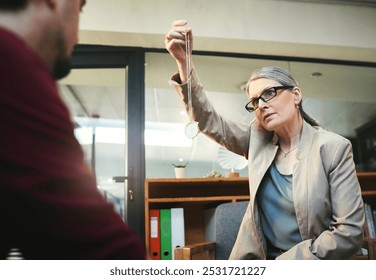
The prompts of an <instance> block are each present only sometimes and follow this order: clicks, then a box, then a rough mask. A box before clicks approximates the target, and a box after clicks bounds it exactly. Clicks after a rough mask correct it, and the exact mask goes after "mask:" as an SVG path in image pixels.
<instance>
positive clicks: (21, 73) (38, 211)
mask: <svg viewBox="0 0 376 280" xmlns="http://www.w3.org/2000/svg"><path fill="white" fill-rule="evenodd" d="M0 41H1V44H0V81H1V90H0V106H1V108H0V131H1V136H0V147H1V149H0V223H1V226H0V228H1V230H0V250H2V248H6V247H7V246H8V247H9V246H16V247H18V248H20V250H21V251H22V253H23V255H24V257H25V258H26V259H144V258H145V248H144V246H143V242H142V240H141V238H139V236H138V235H137V234H136V233H134V232H133V231H132V230H131V229H130V228H129V227H128V226H127V225H126V224H125V223H124V222H123V221H122V219H121V217H120V216H119V215H118V214H117V213H116V212H115V210H114V207H113V205H112V204H110V203H107V202H106V201H105V200H104V198H103V196H102V194H101V193H100V192H99V191H98V190H97V187H96V183H95V180H94V178H93V176H92V174H91V173H90V171H89V169H88V168H87V167H86V166H85V164H84V160H83V152H82V149H81V146H80V145H79V143H78V142H77V140H76V139H75V137H74V132H73V125H72V123H71V120H70V115H69V112H68V110H67V108H66V106H65V105H64V103H63V101H62V100H61V98H60V96H59V94H58V91H57V85H56V83H55V81H54V80H53V79H52V77H51V75H50V74H49V72H48V71H47V68H46V66H45V65H44V64H43V63H42V61H41V60H40V59H39V58H38V57H37V56H35V54H33V53H32V51H30V50H29V49H28V48H27V47H26V46H25V45H24V44H23V43H22V42H21V41H18V40H17V38H15V37H12V36H10V34H7V33H6V32H4V31H2V30H0ZM0 255H1V254H0Z"/></svg>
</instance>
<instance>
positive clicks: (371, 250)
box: [363, 237, 376, 260]
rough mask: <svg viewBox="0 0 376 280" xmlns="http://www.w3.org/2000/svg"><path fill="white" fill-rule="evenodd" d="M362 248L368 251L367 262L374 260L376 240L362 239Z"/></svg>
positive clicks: (375, 258)
mask: <svg viewBox="0 0 376 280" xmlns="http://www.w3.org/2000/svg"><path fill="white" fill-rule="evenodd" d="M363 248H365V249H367V250H368V259H369V260H376V238H371V237H363Z"/></svg>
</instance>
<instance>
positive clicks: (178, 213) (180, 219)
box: [171, 208, 185, 259]
mask: <svg viewBox="0 0 376 280" xmlns="http://www.w3.org/2000/svg"><path fill="white" fill-rule="evenodd" d="M184 245H185V233H184V208H171V247H172V249H171V251H172V259H174V250H175V248H180V247H184Z"/></svg>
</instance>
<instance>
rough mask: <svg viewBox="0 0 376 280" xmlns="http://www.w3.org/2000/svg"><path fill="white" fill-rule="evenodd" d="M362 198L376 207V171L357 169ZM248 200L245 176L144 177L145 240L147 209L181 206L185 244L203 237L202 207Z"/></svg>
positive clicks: (202, 239)
mask: <svg viewBox="0 0 376 280" xmlns="http://www.w3.org/2000/svg"><path fill="white" fill-rule="evenodd" d="M358 178H359V182H360V185H361V188H362V195H363V199H364V201H365V202H367V203H370V204H371V205H372V206H373V207H376V172H369V173H367V172H364V173H358ZM241 200H249V187H248V178H192V179H188V178H187V179H146V180H145V241H146V248H147V249H148V248H149V236H150V224H149V210H150V209H163V208H173V207H183V208H184V219H185V238H186V244H193V243H199V242H203V241H205V230H204V218H203V217H204V211H205V209H208V208H212V207H215V206H217V205H218V204H221V203H224V202H231V201H233V202H235V201H241Z"/></svg>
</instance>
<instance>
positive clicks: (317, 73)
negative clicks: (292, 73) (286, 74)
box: [311, 72, 322, 78]
mask: <svg viewBox="0 0 376 280" xmlns="http://www.w3.org/2000/svg"><path fill="white" fill-rule="evenodd" d="M321 76H322V73H321V72H313V73H312V74H311V77H313V78H319V77H321Z"/></svg>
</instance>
